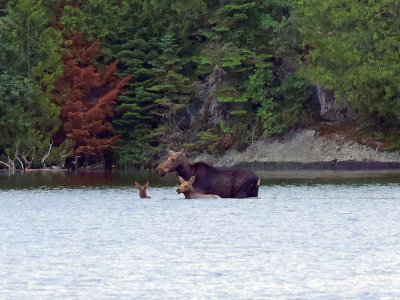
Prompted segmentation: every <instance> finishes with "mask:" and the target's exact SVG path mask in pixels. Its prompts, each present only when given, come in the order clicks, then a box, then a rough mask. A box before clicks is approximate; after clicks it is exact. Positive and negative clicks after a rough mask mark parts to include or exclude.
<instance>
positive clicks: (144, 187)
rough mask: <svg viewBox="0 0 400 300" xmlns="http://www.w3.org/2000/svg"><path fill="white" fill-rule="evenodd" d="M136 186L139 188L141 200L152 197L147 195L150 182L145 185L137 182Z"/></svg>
mask: <svg viewBox="0 0 400 300" xmlns="http://www.w3.org/2000/svg"><path fill="white" fill-rule="evenodd" d="M135 185H136V188H137V189H138V191H139V196H140V198H150V197H149V196H148V195H147V189H148V188H149V182H148V181H147V182H146V184H145V185H140V184H139V183H137V182H136V181H135Z"/></svg>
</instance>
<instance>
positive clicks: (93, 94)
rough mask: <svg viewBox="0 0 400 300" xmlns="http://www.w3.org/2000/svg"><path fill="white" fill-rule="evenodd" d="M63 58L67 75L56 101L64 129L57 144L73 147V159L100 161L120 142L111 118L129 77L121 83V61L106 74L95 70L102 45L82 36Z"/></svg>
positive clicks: (77, 36)
mask: <svg viewBox="0 0 400 300" xmlns="http://www.w3.org/2000/svg"><path fill="white" fill-rule="evenodd" d="M70 40H71V43H70V46H68V47H66V48H65V50H64V53H63V56H62V59H63V63H64V70H63V75H62V76H61V77H60V78H59V79H58V80H57V81H56V83H55V89H54V97H53V102H54V103H57V104H58V105H60V107H61V116H62V121H63V126H62V129H61V130H60V131H59V132H58V133H57V134H56V136H55V137H54V140H55V144H56V145H60V144H62V143H63V142H68V143H70V144H72V145H73V148H74V152H73V155H72V156H73V157H77V156H82V157H96V158H100V157H102V155H103V154H104V150H107V149H110V148H112V147H113V145H114V143H115V142H116V141H117V139H118V135H116V134H115V131H114V129H113V126H112V123H111V119H112V117H113V116H114V108H115V105H116V102H117V99H118V95H119V94H120V93H121V92H122V90H123V87H124V86H125V84H126V83H127V82H128V81H129V80H130V79H131V78H130V77H129V76H128V77H125V78H123V79H122V80H118V79H117V78H116V77H115V76H114V74H115V72H116V70H117V64H118V61H115V62H114V63H112V64H111V65H109V66H107V67H105V68H104V69H103V70H102V71H99V70H96V68H95V67H94V61H95V58H96V57H97V56H98V55H99V49H100V48H99V47H100V43H99V42H98V41H95V42H87V41H85V40H84V39H83V37H82V35H81V34H75V35H73V36H72V37H71V38H70Z"/></svg>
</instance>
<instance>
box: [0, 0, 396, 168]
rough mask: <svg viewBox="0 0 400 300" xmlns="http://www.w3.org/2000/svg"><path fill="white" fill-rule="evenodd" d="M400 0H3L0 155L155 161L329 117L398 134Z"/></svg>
mask: <svg viewBox="0 0 400 300" xmlns="http://www.w3.org/2000/svg"><path fill="white" fill-rule="evenodd" d="M399 47H400V1H398V0H380V1H367V0H362V1H348V0H324V1H314V0H168V1H166V0H118V1H115V0H86V1H83V0H70V1H67V0H46V1H45V0H9V1H7V0H0V109H1V113H0V166H1V167H2V168H31V167H32V168H39V167H46V166H52V165H53V166H54V165H58V166H69V167H71V166H72V167H73V166H75V167H80V166H87V165H90V164H94V163H105V165H106V166H108V167H109V166H111V165H115V166H120V167H122V166H145V165H151V164H152V161H154V160H155V159H156V158H157V157H159V155H160V153H161V151H162V152H164V150H165V149H166V148H172V149H178V148H180V147H182V146H184V147H185V148H186V149H188V150H189V151H193V152H195V151H208V152H210V153H223V152H224V151H226V150H227V149H229V148H231V147H233V148H236V149H239V150H241V149H244V148H245V147H246V146H248V145H249V144H251V143H252V142H253V141H255V140H257V139H263V138H266V137H269V136H272V135H278V134H281V133H284V132H285V131H287V130H289V129H291V128H299V127H305V126H309V125H311V124H315V123H316V122H318V121H319V117H320V106H319V101H318V97H317V91H316V90H317V88H316V87H322V88H324V89H327V90H330V91H334V93H335V98H336V99H337V101H339V102H340V103H341V105H342V106H343V107H346V108H349V109H352V110H353V111H355V112H357V120H356V121H357V122H358V124H359V126H361V127H362V128H365V129H366V130H370V131H371V132H372V131H375V132H379V131H380V132H382V138H384V139H386V140H387V141H389V142H390V145H391V147H392V148H396V147H398V146H399V141H400V138H399V137H400V90H399V89H400V84H399V82H400V55H399V54H400V52H399Z"/></svg>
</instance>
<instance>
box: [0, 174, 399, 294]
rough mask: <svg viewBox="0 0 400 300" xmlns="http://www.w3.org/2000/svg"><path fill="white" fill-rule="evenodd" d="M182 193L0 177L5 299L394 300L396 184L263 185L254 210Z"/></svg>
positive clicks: (0, 284)
mask: <svg viewBox="0 0 400 300" xmlns="http://www.w3.org/2000/svg"><path fill="white" fill-rule="evenodd" d="M147 178H150V182H151V187H150V190H149V192H148V193H149V195H150V196H151V197H152V198H151V199H140V198H139V197H138V194H137V191H136V190H135V189H134V185H133V181H134V180H139V181H141V183H144V181H145V180H146V179H147ZM177 182H178V181H177V179H176V177H175V176H169V177H167V178H165V179H163V180H162V181H160V180H159V179H158V178H157V177H156V176H155V175H154V174H152V173H142V174H138V173H132V174H119V175H118V174H95V173H93V174H90V173H84V174H75V175H71V174H64V173H56V174H48V173H47V174H44V173H36V174H26V175H23V174H16V175H6V174H0V299H59V298H68V299H71V298H72V299H399V298H400V200H399V199H400V185H399V183H400V177H398V176H394V177H380V178H357V179H351V178H342V179H338V180H333V179H325V180H317V179H312V180H311V179H310V180H304V179H303V180H300V179H290V180H284V179H274V180H263V181H262V184H263V185H262V186H261V187H260V195H259V198H257V199H204V200H203V199H194V200H185V199H183V196H181V195H178V194H176V191H175V190H176V187H177V185H178V184H177Z"/></svg>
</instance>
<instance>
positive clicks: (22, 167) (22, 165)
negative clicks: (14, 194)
mask: <svg viewBox="0 0 400 300" xmlns="http://www.w3.org/2000/svg"><path fill="white" fill-rule="evenodd" d="M16 159H17V160H18V161H19V163H20V165H21V169H22V170H24V169H25V167H24V164H23V163H22V161H21V159H20V158H19V157H18V156H16Z"/></svg>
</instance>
